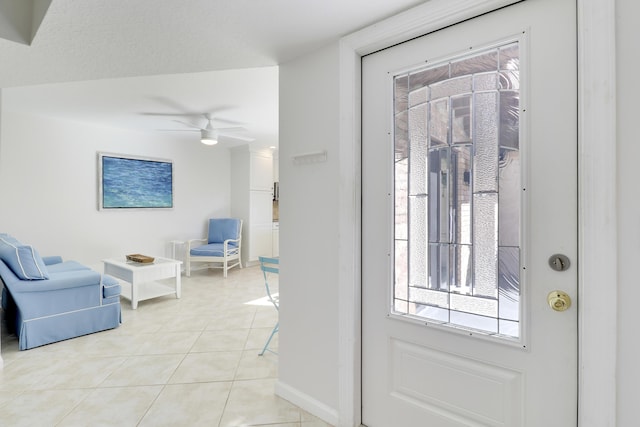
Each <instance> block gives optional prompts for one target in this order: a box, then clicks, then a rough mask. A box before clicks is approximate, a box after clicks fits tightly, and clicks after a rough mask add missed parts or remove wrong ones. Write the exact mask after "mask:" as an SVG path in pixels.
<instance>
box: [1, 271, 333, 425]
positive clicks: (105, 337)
mask: <svg viewBox="0 0 640 427" xmlns="http://www.w3.org/2000/svg"><path fill="white" fill-rule="evenodd" d="M264 297H265V289H264V281H263V277H262V272H261V271H260V269H259V267H249V268H243V269H241V270H238V269H233V270H231V271H230V272H229V277H228V278H227V279H223V277H222V271H221V270H200V271H197V272H193V273H192V275H191V277H190V278H188V277H186V276H183V278H182V298H180V299H176V298H175V297H172V296H166V297H161V298H156V299H153V300H148V301H141V302H140V303H139V305H138V309H137V310H132V309H131V304H130V303H129V301H128V300H126V299H122V319H123V323H122V325H120V327H119V328H117V329H113V330H110V331H104V332H99V333H96V334H91V335H87V336H84V337H78V338H74V339H71V340H67V341H62V342H59V343H54V344H49V345H46V346H43V347H38V348H35V349H31V350H26V351H18V341H17V339H16V337H15V336H11V335H9V334H8V333H7V331H6V328H5V325H4V322H3V324H2V358H3V359H4V369H3V370H2V371H0V425H1V426H30V427H32V426H60V427H62V426H154V427H156V426H219V427H231V426H272V427H285V426H286V427H329V425H328V424H326V423H324V422H322V421H321V420H319V419H318V418H316V417H314V416H312V415H310V414H308V413H307V412H305V411H303V410H301V409H300V408H298V407H296V406H294V405H292V404H291V403H289V402H287V401H286V400H284V399H281V398H279V397H277V396H275V394H274V384H275V381H276V378H277V374H278V356H277V355H276V354H273V353H270V352H267V353H265V355H264V356H258V352H259V350H260V349H261V348H262V346H263V345H264V342H265V340H266V338H267V337H268V335H269V333H270V332H271V329H272V327H273V325H274V324H275V322H276V319H277V312H276V310H275V309H274V308H273V306H272V305H269V304H270V303H269V302H268V301H267V300H266V299H265V298H264ZM277 345H278V336H277V334H276V336H275V337H274V339H273V341H272V344H271V346H270V348H272V349H274V350H275V349H277Z"/></svg>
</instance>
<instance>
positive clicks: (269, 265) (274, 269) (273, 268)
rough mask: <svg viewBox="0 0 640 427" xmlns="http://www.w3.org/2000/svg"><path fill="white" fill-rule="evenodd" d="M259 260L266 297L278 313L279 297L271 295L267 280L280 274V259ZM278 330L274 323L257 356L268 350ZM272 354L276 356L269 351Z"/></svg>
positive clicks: (266, 258)
mask: <svg viewBox="0 0 640 427" xmlns="http://www.w3.org/2000/svg"><path fill="white" fill-rule="evenodd" d="M258 259H259V260H260V270H262V275H263V276H264V286H265V287H266V289H267V297H268V298H269V301H271V304H273V306H274V307H275V308H276V311H280V297H279V295H278V294H274V293H273V289H271V286H272V285H269V278H270V277H272V276H273V275H274V274H280V259H279V258H269V257H263V256H261V257H258ZM279 330H280V321H278V322H276V325H275V326H274V327H273V329H272V330H271V334H270V335H269V338H267V342H265V343H264V347H263V348H262V351H261V352H260V353H258V356H262V355H263V354H264V353H265V352H266V351H267V350H269V344H270V343H271V340H272V339H273V336H274V335H275V334H276V332H278V331H279ZM269 351H270V352H272V353H275V354H277V353H276V352H275V351H273V350H269Z"/></svg>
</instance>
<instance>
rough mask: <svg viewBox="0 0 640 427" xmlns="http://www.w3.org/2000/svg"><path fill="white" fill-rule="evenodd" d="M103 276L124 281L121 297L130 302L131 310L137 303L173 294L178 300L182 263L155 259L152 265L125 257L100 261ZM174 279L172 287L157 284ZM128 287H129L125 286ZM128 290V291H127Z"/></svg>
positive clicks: (168, 259)
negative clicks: (162, 280)
mask: <svg viewBox="0 0 640 427" xmlns="http://www.w3.org/2000/svg"><path fill="white" fill-rule="evenodd" d="M102 262H103V263H104V274H108V275H110V276H113V277H115V278H118V279H121V280H124V281H125V282H127V283H123V284H122V285H124V286H123V289H122V293H121V295H122V296H123V297H125V298H127V299H129V300H130V301H131V308H132V309H134V310H135V309H137V308H138V302H139V301H144V300H148V299H151V298H157V297H161V296H164V295H171V294H175V295H176V298H180V292H181V289H180V286H181V284H180V279H181V276H180V265H181V264H182V261H178V260H175V259H170V258H161V257H156V258H155V260H154V261H153V262H152V263H138V262H133V261H127V259H126V258H125V257H122V258H109V259H104V260H102ZM170 278H174V279H175V280H174V284H173V286H170V285H167V284H165V283H160V282H157V280H160V279H170ZM127 285H130V286H127ZM127 288H130V289H127Z"/></svg>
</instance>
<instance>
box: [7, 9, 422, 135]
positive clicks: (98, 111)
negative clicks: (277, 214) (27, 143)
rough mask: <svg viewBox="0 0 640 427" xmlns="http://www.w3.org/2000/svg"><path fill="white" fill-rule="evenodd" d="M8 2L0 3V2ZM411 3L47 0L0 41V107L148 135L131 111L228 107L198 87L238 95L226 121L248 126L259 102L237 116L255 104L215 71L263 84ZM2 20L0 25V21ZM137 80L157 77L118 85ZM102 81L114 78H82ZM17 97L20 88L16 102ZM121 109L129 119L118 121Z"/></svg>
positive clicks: (242, 84) (242, 86)
mask: <svg viewBox="0 0 640 427" xmlns="http://www.w3.org/2000/svg"><path fill="white" fill-rule="evenodd" d="M15 1H16V0H0V4H1V3H4V2H15ZM20 1H21V2H27V3H28V2H36V3H35V4H36V7H33V9H34V13H35V11H37V10H38V7H37V3H42V1H43V0H20ZM420 3H423V1H422V0H420V1H418V0H393V1H389V0H233V1H230V0H53V1H52V2H51V4H50V5H49V8H48V11H47V13H46V15H45V16H44V19H43V20H42V22H41V24H40V26H39V28H38V29H37V33H35V36H34V37H33V40H32V42H31V44H30V45H28V44H23V43H16V42H15V41H11V40H8V39H2V38H0V88H5V89H3V104H4V108H6V109H7V110H12V109H15V110H21V111H26V110H28V109H29V108H31V109H33V112H34V113H36V114H49V115H53V116H55V115H59V116H62V117H67V116H69V115H73V114H74V110H75V114H76V115H75V119H77V120H90V121H98V122H101V123H102V124H105V125H108V126H124V127H132V126H133V127H135V126H136V125H135V123H134V122H135V121H138V123H139V126H140V128H141V129H149V128H152V127H156V126H157V125H158V124H157V123H156V122H151V121H150V120H148V117H141V115H140V114H139V112H140V111H154V110H155V111H163V112H167V111H169V112H170V111H171V110H173V111H178V110H180V109H190V110H199V109H210V110H215V109H216V108H222V107H224V106H225V105H222V104H221V102H223V101H225V100H226V102H230V101H229V100H228V98H227V97H226V95H225V96H222V95H221V96H217V92H216V91H215V90H214V89H211V90H198V89H203V88H214V87H215V88H218V89H216V90H220V91H222V90H225V91H226V92H230V93H235V94H236V95H238V96H237V97H236V99H237V101H236V102H235V104H237V105H232V106H233V107H234V108H235V110H234V111H235V113H231V112H230V113H229V114H230V115H231V117H229V119H231V120H237V121H242V122H245V123H251V122H254V121H257V120H258V117H257V116H254V115H250V114H253V113H250V112H249V111H259V110H260V108H259V107H260V106H259V105H256V108H253V109H252V108H247V109H246V111H245V114H246V115H245V116H239V115H238V114H239V113H240V112H241V111H243V106H241V105H239V104H240V103H244V102H246V103H251V102H256V103H257V104H260V101H259V100H255V99H250V98H251V97H250V96H240V94H241V93H243V92H244V91H245V90H246V89H247V88H246V86H248V85H246V80H243V79H242V78H238V79H233V78H232V77H230V76H229V75H227V74H226V73H222V74H221V73H219V72H218V71H220V70H236V69H245V68H252V69H262V70H263V71H264V72H265V74H266V75H265V76H264V78H265V79H267V80H270V79H272V74H273V66H277V65H278V64H282V63H284V62H287V61H289V60H291V59H294V58H296V57H298V56H300V55H303V54H305V53H307V52H310V51H313V50H315V49H318V48H320V47H322V46H324V45H327V44H328V43H331V42H332V41H335V40H337V39H338V38H340V37H341V36H344V35H346V34H349V33H351V32H354V31H356V30H358V29H360V28H363V27H365V26H368V25H370V24H372V23H375V22H377V21H380V20H382V19H384V18H386V17H388V16H392V15H395V14H397V13H399V12H401V11H403V10H406V9H409V8H410V7H413V6H415V5H417V4H420ZM1 14H2V8H0V15H1ZM1 18H2V16H0V25H5V24H2V19H1ZM6 20H7V18H6V17H5V21H6ZM0 37H2V32H0ZM184 73H200V74H199V75H198V77H197V78H195V77H194V78H193V79H190V78H189V77H188V75H187V76H184V75H183V76H182V78H178V77H176V76H175V75H176V74H184ZM165 75H169V76H167V77H166V78H167V81H166V83H163V82H162V77H161V76H165ZM171 75H173V76H171ZM221 75H223V77H220V76H221ZM140 76H157V77H155V79H153V80H152V83H149V82H147V83H143V82H144V80H135V79H134V80H131V79H127V78H130V77H137V78H139V77H140ZM103 79H117V80H114V81H112V82H94V83H91V82H87V81H94V80H103ZM207 79H210V80H207ZM216 79H218V80H220V79H226V80H225V82H226V85H223V87H222V88H220V85H219V84H217V83H215V82H216ZM190 80H192V81H191V82H190ZM62 82H82V83H81V84H74V83H67V85H66V86H65V85H62V87H64V90H67V91H69V93H70V94H72V95H71V96H69V97H67V98H68V99H67V100H65V101H64V103H65V105H61V104H60V100H58V103H57V105H50V104H51V103H48V102H46V99H48V98H50V97H51V94H52V92H51V91H53V92H54V93H55V91H56V90H58V91H59V90H62V89H60V87H58V88H56V87H55V86H60V85H57V83H62ZM132 82H133V84H132ZM218 83H219V82H218ZM43 84H44V86H42V87H40V88H37V87H29V88H22V87H24V86H33V85H43ZM93 84H95V85H96V86H95V88H94V89H92V85H93ZM275 84H276V85H277V78H276V79H275ZM232 85H236V86H232ZM168 86H173V87H172V88H167V87H168ZM6 88H15V89H6ZM138 88H140V89H138ZM154 88H155V89H154ZM162 88H164V89H162ZM92 90H93V91H94V92H93V94H92V92H91V91H92ZM154 90H155V91H156V93H153V91H154ZM21 91H27V92H24V93H22V95H25V96H24V97H22V96H21V93H20V92H21ZM101 93H102V94H103V95H99V94H101ZM27 94H28V96H27ZM96 94H98V95H96ZM220 94H221V92H220ZM118 95H121V96H118ZM276 97H277V88H276ZM254 98H255V97H254ZM20 99H29V102H26V101H19V100H20ZM241 99H242V101H240V100H241ZM272 101H273V100H267V103H266V104H267V105H265V106H263V107H264V108H272V107H271V105H272V104H271V102H272ZM275 102H276V103H277V99H276V101H275ZM125 104H126V105H125ZM175 107H180V108H175ZM123 111H129V112H131V114H130V115H129V116H128V117H125V114H122V112H123ZM236 113H238V114H236ZM275 118H276V123H274V124H272V125H271V126H272V127H273V126H275V127H276V128H277V114H276V115H275ZM143 119H147V120H143ZM166 127H168V126H166ZM265 131H266V130H265ZM276 134H277V129H276Z"/></svg>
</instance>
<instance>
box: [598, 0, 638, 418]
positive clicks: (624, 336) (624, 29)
mask: <svg viewBox="0 0 640 427" xmlns="http://www.w3.org/2000/svg"><path fill="white" fill-rule="evenodd" d="M616 8H617V22H616V24H617V25H616V28H617V52H616V54H617V66H616V67H617V86H618V90H617V97H618V105H617V114H618V130H617V131H618V141H617V150H618V218H617V219H618V227H619V230H618V301H617V304H618V329H619V333H618V376H617V385H618V388H617V391H618V392H617V398H618V423H617V425H618V426H621V427H623V426H634V425H638V384H640V369H639V368H638V361H640V339H638V326H637V322H636V321H635V320H636V319H637V318H638V303H639V302H640V272H639V271H638V260H639V259H640V189H639V187H638V178H637V173H638V161H639V160H640V141H639V136H638V135H639V133H638V113H639V109H638V99H640V81H639V79H638V70H640V56H639V55H638V45H637V42H638V34H637V27H638V23H637V20H638V16H640V3H638V2H637V1H635V0H618V1H617V2H616ZM607 142H608V141H603V143H607ZM611 145H612V149H613V147H614V144H611ZM602 304H606V305H608V306H610V307H611V309H612V310H613V309H615V306H616V301H608V300H607V296H606V295H602Z"/></svg>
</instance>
